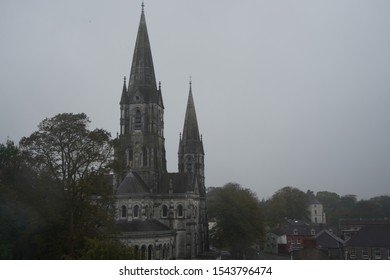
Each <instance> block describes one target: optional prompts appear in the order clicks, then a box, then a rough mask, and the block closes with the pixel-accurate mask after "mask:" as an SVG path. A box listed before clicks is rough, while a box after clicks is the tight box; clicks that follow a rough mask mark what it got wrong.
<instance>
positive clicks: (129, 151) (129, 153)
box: [127, 147, 134, 168]
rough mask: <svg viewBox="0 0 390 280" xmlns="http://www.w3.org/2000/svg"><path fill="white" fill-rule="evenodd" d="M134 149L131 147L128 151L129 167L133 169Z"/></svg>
mask: <svg viewBox="0 0 390 280" xmlns="http://www.w3.org/2000/svg"><path fill="white" fill-rule="evenodd" d="M133 157H134V154H133V149H132V148H131V147H130V148H129V149H127V167H129V168H133Z"/></svg>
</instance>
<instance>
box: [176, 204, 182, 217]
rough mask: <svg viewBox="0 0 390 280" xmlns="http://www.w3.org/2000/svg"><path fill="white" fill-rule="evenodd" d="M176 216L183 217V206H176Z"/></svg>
mask: <svg viewBox="0 0 390 280" xmlns="http://www.w3.org/2000/svg"><path fill="white" fill-rule="evenodd" d="M177 216H178V217H180V218H182V217H183V205H181V204H180V205H179V206H177Z"/></svg>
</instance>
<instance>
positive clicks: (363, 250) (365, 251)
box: [362, 248, 369, 260]
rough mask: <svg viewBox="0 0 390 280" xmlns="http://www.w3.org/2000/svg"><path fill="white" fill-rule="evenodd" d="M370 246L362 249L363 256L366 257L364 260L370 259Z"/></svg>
mask: <svg viewBox="0 0 390 280" xmlns="http://www.w3.org/2000/svg"><path fill="white" fill-rule="evenodd" d="M368 257H369V256H368V248H363V249H362V258H363V259H364V260H368Z"/></svg>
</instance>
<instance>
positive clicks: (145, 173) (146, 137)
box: [116, 9, 166, 188]
mask: <svg viewBox="0 0 390 280" xmlns="http://www.w3.org/2000/svg"><path fill="white" fill-rule="evenodd" d="M164 141H165V139H164V105H163V100H162V95H161V86H160V85H159V87H158V88H157V84H156V78H155V73H154V67H153V60H152V52H151V48H150V43H149V37H148V31H147V27H146V21H145V14H144V10H143V9H142V13H141V20H140V24H139V28H138V34H137V40H136V44H135V49H134V55H133V63H132V66H131V71H130V78H129V84H128V87H127V88H126V78H125V81H124V84H123V90H122V97H121V100H120V134H119V145H118V147H117V149H116V158H117V159H118V163H119V168H121V169H122V170H126V169H131V170H134V171H137V172H138V174H139V175H140V176H141V177H142V179H143V180H144V181H145V183H147V185H149V186H152V187H153V188H157V182H158V179H159V176H161V175H162V174H163V173H166V159H165V147H164ZM117 179H118V180H117V183H119V182H120V181H121V180H122V179H123V174H119V176H118V178H117Z"/></svg>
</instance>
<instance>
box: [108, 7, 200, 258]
mask: <svg viewBox="0 0 390 280" xmlns="http://www.w3.org/2000/svg"><path fill="white" fill-rule="evenodd" d="M119 104H120V133H119V135H118V137H117V139H115V141H114V142H115V150H114V157H115V162H116V167H115V171H114V179H113V182H114V193H115V195H114V197H115V203H116V209H117V211H116V220H117V223H116V226H117V229H118V234H116V238H119V239H120V240H121V241H122V242H124V243H125V244H128V245H129V246H131V247H133V248H134V250H135V254H136V255H137V257H138V258H140V259H196V258H199V257H200V256H201V255H202V254H204V253H205V252H206V251H208V221H207V213H206V189H205V177H204V150H203V142H202V138H201V136H200V134H199V128H198V122H197V117H196V112H195V105H194V99H193V95H192V88H191V82H190V85H189V94H188V102H187V109H186V113H185V117H184V126H183V132H182V134H180V142H179V147H178V172H177V173H170V172H167V164H166V155H165V138H164V103H163V96H162V90H161V83H159V84H158V85H157V82H156V77H155V73H154V67H153V59H152V52H151V47H150V42H149V37H148V31H147V27H146V21H145V13H144V7H143V5H142V12H141V19H140V23H139V27H138V33H137V39H136V44H135V49H134V54H133V61H132V65H131V70H130V76H129V79H128V83H127V82H126V78H125V81H124V84H123V90H122V94H121V98H120V103H119Z"/></svg>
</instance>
